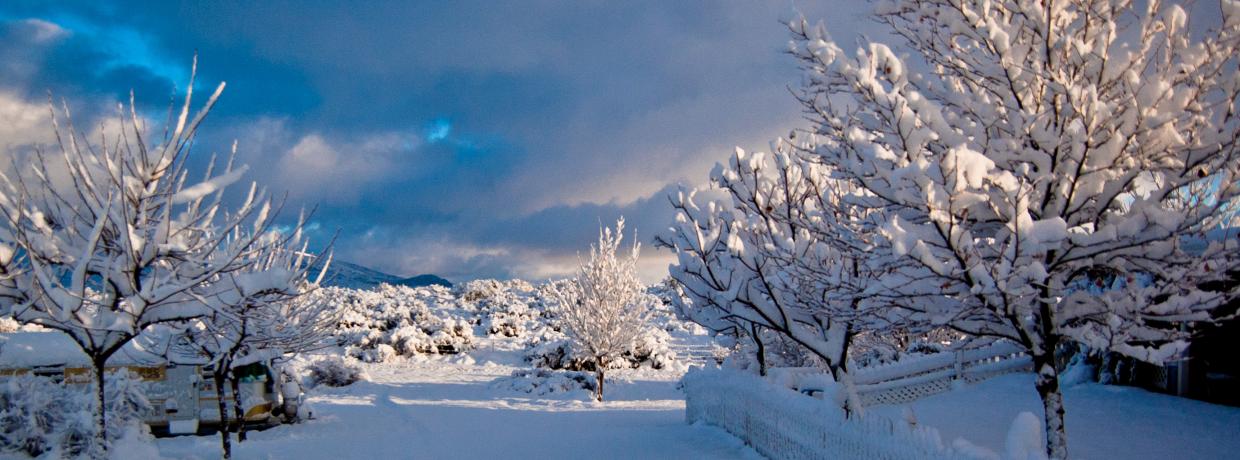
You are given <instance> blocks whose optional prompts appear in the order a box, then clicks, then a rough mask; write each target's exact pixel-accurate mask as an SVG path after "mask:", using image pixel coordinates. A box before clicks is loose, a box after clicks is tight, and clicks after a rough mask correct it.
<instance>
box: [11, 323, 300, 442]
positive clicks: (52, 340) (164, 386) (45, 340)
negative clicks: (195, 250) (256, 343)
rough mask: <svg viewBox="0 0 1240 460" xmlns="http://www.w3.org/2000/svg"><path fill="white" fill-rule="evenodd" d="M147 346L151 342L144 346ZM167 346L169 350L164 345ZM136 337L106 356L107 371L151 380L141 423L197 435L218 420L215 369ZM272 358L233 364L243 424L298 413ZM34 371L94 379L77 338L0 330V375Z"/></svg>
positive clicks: (71, 380) (68, 379) (229, 399)
mask: <svg viewBox="0 0 1240 460" xmlns="http://www.w3.org/2000/svg"><path fill="white" fill-rule="evenodd" d="M146 345H148V346H149V344H146ZM164 349H166V348H164ZM166 355H168V353H162V352H159V350H150V349H144V348H143V345H142V344H140V343H139V341H132V342H130V343H129V344H127V345H125V347H124V348H122V349H121V350H120V351H118V352H117V353H116V354H115V355H113V356H112V357H111V358H110V359H109V360H108V366H107V369H108V370H109V371H111V370H118V369H121V368H125V369H129V370H130V371H131V372H133V373H135V374H137V375H138V376H140V377H141V378H142V380H144V381H145V382H146V383H147V395H146V396H147V399H148V400H149V401H150V402H151V406H152V410H151V411H150V412H149V413H147V414H145V415H144V416H143V421H145V422H146V423H147V424H148V425H150V426H151V428H152V431H154V432H156V433H170V434H193V433H198V432H200V431H205V430H209V429H213V428H218V425H219V424H220V413H219V397H220V394H221V392H220V391H219V389H217V388H215V382H214V380H213V379H212V377H211V374H212V370H213V369H212V368H211V367H210V366H207V365H206V361H205V360H202V359H199V358H196V357H194V356H174V357H168V356H166ZM271 364H272V363H271V362H270V361H265V362H257V363H251V364H247V365H245V366H239V367H236V368H234V372H237V373H238V375H239V379H240V383H239V389H240V392H241V405H242V408H243V413H244V414H245V417H244V418H245V423H246V424H248V425H255V426H270V425H274V424H277V423H280V421H282V420H287V419H291V418H292V417H294V416H296V414H297V406H298V403H299V402H300V399H301V398H300V395H288V397H284V395H282V394H281V393H282V392H281V389H282V388H284V387H285V385H283V383H284V382H283V381H282V374H281V373H280V372H275V371H273V369H272V365H271ZM15 375H35V376H42V377H48V378H50V379H52V380H55V381H62V382H64V383H66V384H69V385H89V384H90V383H91V375H92V373H91V366H90V360H89V359H88V358H87V356H86V354H84V353H82V351H81V349H80V348H79V347H78V345H77V344H76V343H74V342H73V339H71V338H69V336H67V335H65V334H63V333H60V332H56V331H49V332H10V333H3V334H0V379H7V378H9V377H12V376H15ZM222 394H223V396H224V398H225V407H226V409H225V410H227V411H228V414H229V418H230V419H232V418H233V414H234V413H235V412H234V409H233V400H234V399H233V396H232V389H231V388H224V389H223V392H222Z"/></svg>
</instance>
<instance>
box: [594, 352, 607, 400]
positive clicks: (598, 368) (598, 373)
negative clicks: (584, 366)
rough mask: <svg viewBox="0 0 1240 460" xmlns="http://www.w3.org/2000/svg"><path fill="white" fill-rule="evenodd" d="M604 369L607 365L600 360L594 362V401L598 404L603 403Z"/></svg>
mask: <svg viewBox="0 0 1240 460" xmlns="http://www.w3.org/2000/svg"><path fill="white" fill-rule="evenodd" d="M606 367H607V363H606V362H605V361H603V360H602V359H595V360H594V378H595V380H597V381H598V385H597V388H596V390H598V391H597V392H595V394H594V399H595V400H596V401H598V402H603V369H604V368H606Z"/></svg>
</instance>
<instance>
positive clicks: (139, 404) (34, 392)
mask: <svg viewBox="0 0 1240 460" xmlns="http://www.w3.org/2000/svg"><path fill="white" fill-rule="evenodd" d="M105 394H106V395H107V396H106V397H107V415H108V425H107V426H108V427H107V437H106V438H107V440H108V441H115V440H117V439H121V438H132V440H137V441H142V442H150V440H151V439H152V438H151V436H150V431H149V428H147V426H146V425H145V424H144V423H142V417H143V416H144V415H145V414H147V413H148V412H149V411H151V410H152V409H151V404H150V402H149V401H147V399H146V396H145V394H146V390H145V384H144V383H143V381H142V380H141V378H140V377H138V376H136V375H134V374H132V373H130V372H128V371H123V372H113V373H110V374H109V375H108V379H107V385H106V387H105ZM94 406H95V400H94V398H93V395H91V394H90V387H89V386H78V385H68V384H64V383H60V382H54V381H52V380H50V379H48V378H44V377H33V376H27V375H21V376H14V377H11V378H8V379H7V380H6V381H4V382H2V383H0V451H4V452H20V453H23V454H26V455H29V456H32V457H37V456H40V455H44V454H46V453H48V452H52V453H53V454H51V455H50V456H51V457H53V458H62V457H64V458H68V457H78V456H81V455H84V454H86V453H87V452H90V449H91V446H92V445H93V443H94V442H95V427H94V425H92V421H91V418H90V414H91V413H92V412H93V411H94Z"/></svg>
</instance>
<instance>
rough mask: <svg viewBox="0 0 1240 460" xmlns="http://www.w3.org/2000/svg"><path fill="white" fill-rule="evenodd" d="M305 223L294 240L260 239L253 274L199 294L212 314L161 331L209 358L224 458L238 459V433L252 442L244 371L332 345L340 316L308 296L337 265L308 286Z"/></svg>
mask: <svg viewBox="0 0 1240 460" xmlns="http://www.w3.org/2000/svg"><path fill="white" fill-rule="evenodd" d="M302 222H304V219H303V220H299V221H298V224H297V225H296V226H295V227H294V228H293V231H292V232H290V233H288V234H287V235H281V234H279V233H276V232H269V233H267V234H266V235H264V237H263V238H260V239H259V240H258V241H257V242H256V250H255V251H253V252H251V253H250V254H249V257H248V262H249V263H248V265H247V267H246V269H244V270H241V271H237V272H231V273H225V274H221V275H220V276H219V277H217V278H215V279H213V280H212V281H211V282H210V283H205V284H203V285H202V286H200V287H199V288H198V289H195V290H194V294H196V295H197V296H198V298H199V299H200V300H201V301H202V302H203V303H204V304H207V305H208V306H210V312H209V313H208V314H207V315H205V316H203V317H201V318H198V319H194V320H191V321H188V322H186V323H184V324H181V325H180V326H179V327H167V328H163V329H162V331H161V332H162V333H164V334H169V335H172V336H174V337H175V339H173V340H165V342H167V343H169V344H171V345H172V348H171V349H170V351H171V352H173V353H174V354H177V355H183V354H189V355H196V356H199V357H205V358H206V359H207V363H208V364H209V365H211V366H212V380H213V382H214V384H215V388H216V394H217V395H218V396H219V398H218V409H219V414H220V444H221V448H222V450H223V456H224V458H232V444H231V440H230V439H231V436H230V434H229V432H230V425H231V428H232V430H235V432H236V433H237V438H238V441H245V439H246V436H245V426H244V424H245V413H244V407H243V406H242V398H241V392H240V385H239V383H240V380H239V377H238V375H237V373H236V368H237V367H238V366H243V365H246V364H250V363H253V362H258V361H263V360H275V359H280V358H283V357H285V356H288V355H291V354H296V353H301V352H306V351H312V350H316V349H319V348H322V347H323V346H326V345H328V344H329V343H330V342H331V339H332V337H331V331H332V326H334V325H335V324H336V318H337V315H336V313H335V309H334V308H333V306H332V305H331V304H330V303H328V302H325V301H323V299H321V298H318V297H313V296H306V295H305V294H306V293H308V292H309V291H310V290H313V289H315V288H317V286H318V282H319V281H320V280H321V278H322V276H323V275H324V274H325V273H326V269H327V267H328V266H329V263H324V264H322V265H321V268H320V269H319V271H318V273H317V276H315V277H314V278H313V279H307V275H308V274H309V273H308V272H309V270H310V266H311V264H310V262H309V261H310V259H311V258H312V257H310V256H309V254H308V253H307V251H306V249H307V245H308V243H307V242H305V241H303V238H302V234H301V228H302V225H301V223H302ZM237 237H240V235H234V238H237ZM290 248H292V249H290ZM226 385H227V386H228V387H230V388H231V389H232V395H233V401H232V403H233V414H232V416H231V420H232V422H231V423H230V415H229V414H228V411H227V407H226V406H227V403H226V400H225V398H224V388H225V387H226Z"/></svg>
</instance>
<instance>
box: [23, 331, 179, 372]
mask: <svg viewBox="0 0 1240 460" xmlns="http://www.w3.org/2000/svg"><path fill="white" fill-rule="evenodd" d="M157 346H159V343H158V342H156V341H150V340H132V341H130V342H129V343H127V344H125V346H124V347H122V348H121V349H120V350H119V351H117V352H116V354H114V355H112V357H111V358H110V359H108V365H109V366H134V365H137V366H151V365H157V364H162V363H164V362H166V361H168V360H167V359H165V358H164V357H163V356H160V353H157V352H155V351H154V350H153V348H154V347H157ZM161 348H162V347H161ZM171 361H173V362H175V363H177V364H201V362H202V360H200V359H195V358H194V357H192V356H180V355H177V356H173V359H172V360H171ZM62 365H63V366H68V367H79V366H81V367H85V366H90V358H89V357H87V356H86V353H83V352H82V349H81V347H79V346H78V344H77V343H76V342H74V341H73V339H72V338H70V337H69V336H68V335H65V334H64V333H62V332H57V331H47V332H9V333H3V334H0V369H25V368H32V367H44V366H62Z"/></svg>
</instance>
